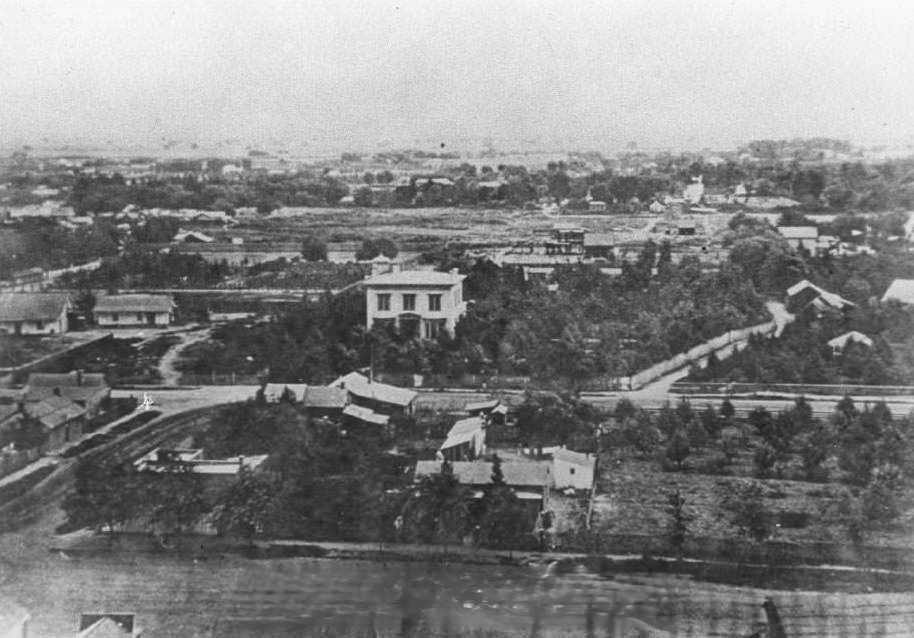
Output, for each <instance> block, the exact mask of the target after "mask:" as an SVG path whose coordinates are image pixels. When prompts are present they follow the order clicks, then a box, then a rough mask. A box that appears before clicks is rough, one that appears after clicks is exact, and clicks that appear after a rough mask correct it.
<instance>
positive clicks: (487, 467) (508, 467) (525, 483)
mask: <svg viewBox="0 0 914 638" xmlns="http://www.w3.org/2000/svg"><path fill="white" fill-rule="evenodd" d="M451 468H452V469H453V470H454V476H456V477H457V480H458V481H460V483H461V484H463V485H488V484H489V483H491V482H492V463H489V462H488V461H456V462H454V463H451ZM440 471H441V462H440V461H419V462H417V463H416V478H421V477H423V476H429V475H431V474H437V473H438V472H440ZM501 472H502V475H503V476H504V478H505V483H506V484H508V485H511V486H513V487H546V486H551V485H552V484H553V478H552V464H551V463H550V462H549V461H505V462H504V463H502V464H501Z"/></svg>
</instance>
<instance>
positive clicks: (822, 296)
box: [787, 279, 856, 313]
mask: <svg viewBox="0 0 914 638" xmlns="http://www.w3.org/2000/svg"><path fill="white" fill-rule="evenodd" d="M855 306H856V304H855V303H853V302H852V301H848V300H847V299H845V298H844V297H841V296H840V295H837V294H835V293H833V292H828V291H827V290H825V289H823V288H820V287H819V286H817V285H815V284H814V283H812V282H811V281H809V280H807V279H804V280H803V281H800V282H798V283H795V284H794V285H792V286H791V287H790V288H788V289H787V309H788V310H790V311H791V312H796V311H800V310H805V309H806V308H812V309H813V310H814V311H815V312H817V313H821V312H823V311H825V310H828V309H832V310H849V309H851V308H854V307H855Z"/></svg>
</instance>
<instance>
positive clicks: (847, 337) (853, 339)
mask: <svg viewBox="0 0 914 638" xmlns="http://www.w3.org/2000/svg"><path fill="white" fill-rule="evenodd" d="M849 343H860V344H863V345H865V346H866V347H867V348H872V347H873V340H872V339H870V338H869V337H867V336H866V335H865V334H863V333H862V332H858V331H856V330H851V331H850V332H845V333H844V334H843V335H840V336H838V337H835V338H834V339H832V340H831V341H829V342H828V345H829V347H830V348H831V349H832V352H833V353H835V354H840V353H841V352H842V351H843V350H844V349H845V348H846V347H847V344H849Z"/></svg>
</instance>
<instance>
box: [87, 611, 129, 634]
mask: <svg viewBox="0 0 914 638" xmlns="http://www.w3.org/2000/svg"><path fill="white" fill-rule="evenodd" d="M131 636H133V631H132V630H131V629H128V628H127V627H123V626H122V625H119V624H118V623H117V622H116V621H115V620H114V619H112V618H111V617H110V616H105V617H104V618H100V619H98V620H96V621H95V622H94V623H92V624H91V625H89V627H87V628H86V629H83V630H82V631H81V632H79V634H77V638H130V637H131Z"/></svg>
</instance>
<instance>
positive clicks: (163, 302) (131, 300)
mask: <svg viewBox="0 0 914 638" xmlns="http://www.w3.org/2000/svg"><path fill="white" fill-rule="evenodd" d="M174 307H175V302H174V299H173V298H172V296H171V295H144V294H132V295H104V296H102V297H99V298H98V299H97V300H96V302H95V307H94V308H93V309H92V310H93V312H171V311H172V310H173V309H174Z"/></svg>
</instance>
